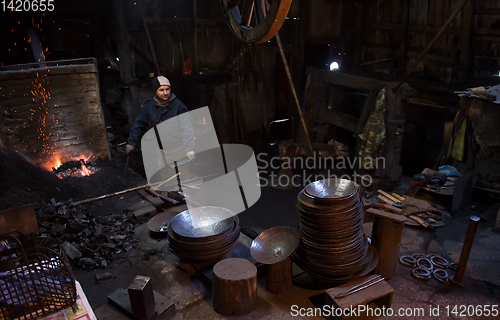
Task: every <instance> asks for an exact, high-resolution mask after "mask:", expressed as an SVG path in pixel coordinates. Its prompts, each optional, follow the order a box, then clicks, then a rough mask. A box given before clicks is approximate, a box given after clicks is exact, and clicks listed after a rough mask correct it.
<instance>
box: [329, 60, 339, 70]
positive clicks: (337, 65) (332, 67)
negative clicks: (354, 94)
mask: <svg viewBox="0 0 500 320" xmlns="http://www.w3.org/2000/svg"><path fill="white" fill-rule="evenodd" d="M338 68H339V64H338V62H337V61H333V62H332V63H331V64H330V71H333V70H337V69H338Z"/></svg>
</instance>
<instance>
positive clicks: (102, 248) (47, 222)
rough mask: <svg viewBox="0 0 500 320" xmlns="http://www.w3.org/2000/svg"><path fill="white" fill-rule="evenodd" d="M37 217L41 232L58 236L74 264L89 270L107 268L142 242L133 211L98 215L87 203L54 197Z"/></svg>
mask: <svg viewBox="0 0 500 320" xmlns="http://www.w3.org/2000/svg"><path fill="white" fill-rule="evenodd" d="M37 220H38V224H39V229H38V233H39V235H41V236H45V237H50V238H54V239H56V240H58V241H59V242H60V243H61V246H62V247H63V248H64V250H65V252H66V254H67V255H68V257H69V259H70V261H71V262H72V264H73V265H76V266H78V267H80V268H82V269H85V270H93V269H95V268H105V267H106V266H107V265H108V264H109V263H110V262H111V261H113V260H115V259H116V258H118V257H119V256H120V255H121V254H123V253H125V252H128V251H129V250H130V249H132V248H133V247H134V246H135V245H136V243H137V242H138V240H137V239H135V238H134V229H135V225H136V221H134V220H133V218H132V214H131V213H126V212H117V213H113V214H109V215H106V216H97V217H96V216H94V215H93V214H92V213H91V212H90V211H89V210H87V207H86V206H84V205H80V206H77V207H71V206H69V204H68V205H67V204H65V203H63V202H56V201H55V200H54V199H52V201H51V203H50V204H45V205H44V206H43V207H42V208H40V209H39V210H38V212H37Z"/></svg>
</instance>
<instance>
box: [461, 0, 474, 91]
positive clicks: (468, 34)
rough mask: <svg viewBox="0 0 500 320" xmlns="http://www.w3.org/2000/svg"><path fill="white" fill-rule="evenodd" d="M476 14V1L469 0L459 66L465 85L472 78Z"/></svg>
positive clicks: (464, 12)
mask: <svg viewBox="0 0 500 320" xmlns="http://www.w3.org/2000/svg"><path fill="white" fill-rule="evenodd" d="M475 14H476V1H475V0H469V2H468V3H467V4H466V5H465V7H464V10H463V18H462V39H460V60H459V62H458V65H459V66H460V67H461V68H462V70H461V71H460V73H459V74H460V77H459V78H460V79H461V80H462V82H463V83H465V82H466V81H467V80H468V78H469V77H470V76H471V70H472V60H473V59H472V55H473V54H472V51H473V50H472V45H473V36H474V15H475Z"/></svg>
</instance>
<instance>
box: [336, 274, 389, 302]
mask: <svg viewBox="0 0 500 320" xmlns="http://www.w3.org/2000/svg"><path fill="white" fill-rule="evenodd" d="M382 281H384V278H382V277H381V276H380V275H379V276H377V277H375V278H372V279H370V280H367V281H365V282H363V283H360V284H358V285H357V286H355V287H352V288H350V289H349V290H347V291H345V292H342V293H339V294H337V295H336V296H335V298H337V299H338V298H344V297H347V296H348V295H351V294H353V293H356V292H358V291H361V290H363V289H366V288H368V287H371V286H373V285H374V284H377V283H379V282H382Z"/></svg>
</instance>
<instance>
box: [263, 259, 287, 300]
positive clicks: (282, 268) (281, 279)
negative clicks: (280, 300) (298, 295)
mask: <svg viewBox="0 0 500 320" xmlns="http://www.w3.org/2000/svg"><path fill="white" fill-rule="evenodd" d="M266 267H267V270H266V290H267V291H269V292H272V293H283V292H286V291H287V290H288V289H290V287H291V286H292V261H291V260H290V259H289V258H286V259H285V260H283V261H280V262H278V263H274V264H268V265H267V266H266Z"/></svg>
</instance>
